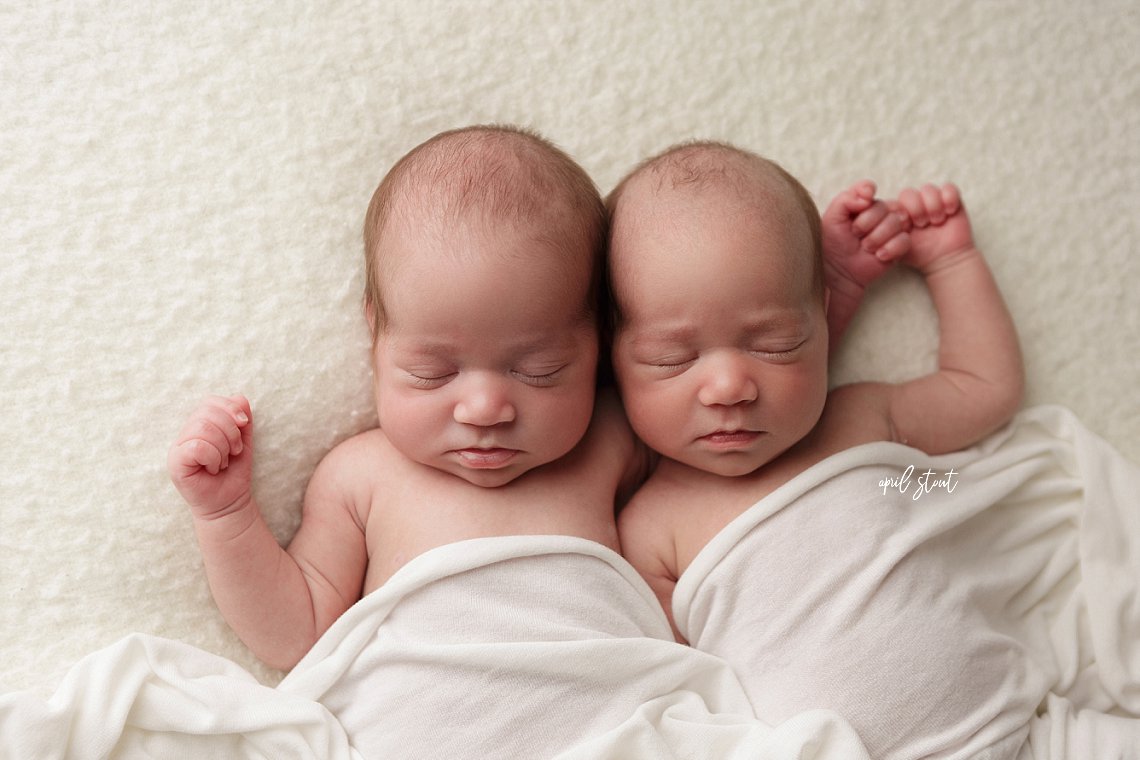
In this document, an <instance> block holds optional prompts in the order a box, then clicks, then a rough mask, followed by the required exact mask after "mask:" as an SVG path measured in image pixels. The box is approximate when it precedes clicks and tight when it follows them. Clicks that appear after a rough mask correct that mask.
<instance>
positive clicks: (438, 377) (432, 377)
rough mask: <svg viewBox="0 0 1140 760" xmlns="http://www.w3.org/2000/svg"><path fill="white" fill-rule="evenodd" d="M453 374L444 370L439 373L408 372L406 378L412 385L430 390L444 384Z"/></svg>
mask: <svg viewBox="0 0 1140 760" xmlns="http://www.w3.org/2000/svg"><path fill="white" fill-rule="evenodd" d="M455 374H456V373H454V372H444V373H440V374H424V373H416V372H408V379H409V380H410V381H411V384H412V385H413V386H414V387H416V388H423V389H425V390H430V389H432V388H439V387H440V386H442V385H445V384H446V383H447V381H448V380H451V378H453V377H455Z"/></svg>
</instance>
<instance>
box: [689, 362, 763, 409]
mask: <svg viewBox="0 0 1140 760" xmlns="http://www.w3.org/2000/svg"><path fill="white" fill-rule="evenodd" d="M703 369H704V372H703V374H702V376H701V386H700V388H699V389H698V390H697V398H698V400H700V402H701V403H702V404H704V405H705V406H733V405H735V404H746V403H750V402H752V401H755V400H756V399H757V398H759V396H760V389H759V387H758V386H757V384H756V381H755V380H753V378H752V375H751V374H750V373H749V372H748V362H747V359H746V358H745V357H743V356H738V355H736V354H735V353H729V352H725V353H722V354H718V355H713V356H709V357H706V359H705V367H704V368H703Z"/></svg>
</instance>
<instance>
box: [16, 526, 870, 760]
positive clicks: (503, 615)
mask: <svg viewBox="0 0 1140 760" xmlns="http://www.w3.org/2000/svg"><path fill="white" fill-rule="evenodd" d="M0 757H4V758H8V757H11V758H27V757H37V758H83V759H86V758H105V757H113V758H144V757H146V758H149V757H194V758H228V759H229V758H274V760H280V759H281V758H331V759H332V760H342V759H343V760H348V759H352V760H357V759H359V758H374V757H375V758H379V757H457V758H461V757H471V758H498V757H502V758H508V757H527V758H552V757H558V758H564V759H565V760H585V759H587V758H590V759H597V758H615V759H616V758H634V759H636V758H646V760H649V759H652V760H662V759H668V758H718V759H726V760H733V759H735V758H740V759H741V760H743V759H744V758H749V759H757V758H758V759H760V760H765V759H771V760H793V759H796V760H813V759H814V760H859V759H860V758H866V757H867V755H866V752H865V751H864V749H863V746H862V743H861V742H860V740H859V739H858V737H857V736H856V735H855V734H854V732H853V731H852V730H851V728H850V727H849V726H848V725H847V724H846V723H845V722H844V721H843V720H842V719H840V718H838V717H837V716H835V715H834V714H832V713H829V712H826V711H807V712H805V713H803V714H800V715H797V716H795V717H794V718H793V719H791V720H788V721H786V722H784V723H783V724H782V725H779V726H776V727H772V726H770V725H768V724H765V723H763V722H761V721H758V720H756V719H755V716H754V715H753V713H752V706H751V704H750V703H749V701H748V699H747V697H746V695H745V693H744V690H743V688H742V687H741V685H740V683H739V681H738V680H737V679H736V676H735V675H734V674H733V673H732V671H731V670H730V669H729V668H728V667H727V666H726V665H725V664H724V662H723V661H721V660H720V659H719V658H716V657H714V656H712V655H708V654H705V653H703V652H698V651H696V650H694V649H691V648H689V647H685V646H682V645H680V644H676V643H675V642H673V641H672V637H671V632H670V629H669V626H668V623H667V621H666V619H665V616H664V613H663V612H662V611H661V608H660V605H658V604H657V601H656V599H655V598H654V596H653V594H652V592H651V591H650V589H649V588H648V586H646V585H645V583H644V581H642V579H641V578H640V577H639V576H638V575H637V574H636V572H635V571H634V570H633V568H632V567H630V566H629V565H628V563H626V562H625V560H624V559H622V558H621V557H620V556H619V555H617V554H615V553H614V552H612V551H610V550H609V549H607V548H605V547H602V546H600V545H598V544H595V543H592V542H589V541H585V540H582V539H576V538H567V537H559V536H529V537H522V536H517V537H506V538H493V539H477V540H473V541H464V542H461V543H457V544H451V545H448V546H444V547H440V548H439V549H435V550H432V551H430V552H428V553H426V554H424V555H421V556H420V557H417V558H416V559H414V560H412V561H411V562H409V563H408V564H407V565H406V566H405V567H404V568H402V569H401V570H400V571H398V572H397V573H396V574H395V575H394V576H393V577H392V578H391V579H390V580H389V581H388V582H387V583H386V584H385V585H384V586H383V587H381V588H380V589H378V590H377V591H375V592H374V593H372V594H370V595H369V596H368V597H366V598H365V599H363V600H361V601H360V602H359V603H358V604H357V605H355V606H354V607H353V608H352V609H350V610H349V611H348V612H346V613H345V615H344V616H342V617H341V619H340V620H338V621H337V622H336V623H335V624H334V625H333V626H332V628H330V629H329V631H328V632H327V633H326V634H325V636H323V637H322V638H321V640H320V641H319V642H317V644H316V645H315V646H314V648H313V649H312V651H310V653H309V654H308V655H307V656H306V657H305V658H304V659H303V660H302V661H301V662H300V663H299V664H298V665H297V667H296V668H295V669H294V670H293V672H292V673H290V674H289V675H288V676H287V677H286V678H285V680H284V681H282V683H281V684H280V685H279V686H278V687H277V688H276V689H270V688H267V687H265V686H262V685H260V684H258V683H257V682H256V680H255V679H254V678H253V677H252V676H250V675H249V674H248V673H246V672H245V671H244V670H242V669H241V668H239V667H237V666H236V665H234V664H232V663H229V662H228V661H226V660H223V659H221V658H218V657H215V656H213V655H210V654H208V653H206V652H202V651H200V650H197V649H194V648H193V647H188V646H185V645H181V644H178V643H176V642H172V641H166V640H163V639H155V638H152V637H145V636H132V637H129V638H128V639H125V640H124V641H123V642H120V643H119V644H117V645H115V646H113V647H110V648H109V649H106V650H103V651H101V652H96V653H95V654H93V655H91V656H89V657H88V658H86V659H85V660H83V661H81V662H80V663H79V664H78V665H77V666H76V667H75V668H73V669H72V671H71V672H70V673H69V675H68V676H67V679H66V680H65V682H64V684H63V685H62V686H61V687H60V689H59V690H58V691H57V692H56V694H55V695H54V696H53V697H52V698H51V699H50V700H48V701H46V702H45V701H43V700H38V699H36V698H34V697H31V696H29V695H26V694H10V695H4V696H0Z"/></svg>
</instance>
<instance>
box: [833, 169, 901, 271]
mask: <svg viewBox="0 0 1140 760" xmlns="http://www.w3.org/2000/svg"><path fill="white" fill-rule="evenodd" d="M821 223H822V232H823V262H824V272H825V277H826V280H827V282H826V285H827V286H828V287H829V288H831V290H832V292H833V293H834V292H837V291H838V292H839V293H844V292H847V291H849V290H851V289H852V285H854V286H857V291H858V292H862V291H863V290H864V289H865V288H866V287H867V286H868V285H870V284H871V283H872V282H874V281H875V280H877V279H878V278H879V277H881V276H882V275H883V274H884V273H885V272H886V271H887V270H888V269H889V268H890V267H891V265H892V264H893V263H894V262H895V261H896V260H897V259H899V258H900V257H902V256H904V255H905V254H906V253H907V252H908V251H909V250H910V237H909V235H908V234H907V232H906V230H905V229H904V227H905V226H909V225H908V224H907V222H906V220H904V214H903V213H902V212H900V211H899V210H897V209H893V208H891V207H890V206H889V205H888V204H886V203H884V202H883V201H880V200H876V199H875V183H874V182H871V181H869V180H863V181H861V182H857V183H855V184H854V185H852V186H851V187H849V188H848V189H846V190H844V191H843V192H841V193H840V194H839V195H837V196H835V199H834V200H832V201H831V203H830V204H829V205H828V207H827V210H826V211H824V212H823V217H822V220H821Z"/></svg>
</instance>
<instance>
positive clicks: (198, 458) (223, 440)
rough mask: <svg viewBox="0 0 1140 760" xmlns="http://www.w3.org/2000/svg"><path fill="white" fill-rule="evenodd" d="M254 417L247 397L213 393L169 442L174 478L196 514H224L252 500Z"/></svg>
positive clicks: (169, 468)
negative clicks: (174, 439)
mask: <svg viewBox="0 0 1140 760" xmlns="http://www.w3.org/2000/svg"><path fill="white" fill-rule="evenodd" d="M252 417H253V415H252V412H251V410H250V406H249V401H248V400H247V399H246V398H245V397H244V396H231V397H229V398H224V397H221V396H212V397H210V398H208V399H206V400H205V401H204V402H203V403H202V405H201V406H199V407H198V408H197V409H196V410H195V411H194V413H193V414H191V415H190V419H188V420H187V421H186V424H185V425H184V426H183V428H182V432H181V433H180V434H179V436H178V439H177V440H176V441H175V442H174V445H173V446H171V447H170V452H169V453H168V454H167V458H166V466H167V469H168V470H169V472H170V479H171V480H172V481H173V482H174V487H175V488H177V489H178V492H179V493H180V494H182V498H184V499H185V500H186V502H187V503H188V504H189V505H190V510H191V512H192V513H193V514H194V516H195V517H198V518H205V519H211V518H215V517H221V516H223V515H226V514H229V513H231V512H234V511H237V510H239V509H241V508H242V507H243V506H245V505H246V504H249V503H252V502H251V499H250V498H249V497H250V483H251V482H252V479H253V478H252V476H253V449H252V446H251V440H252V436H253V428H252Z"/></svg>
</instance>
